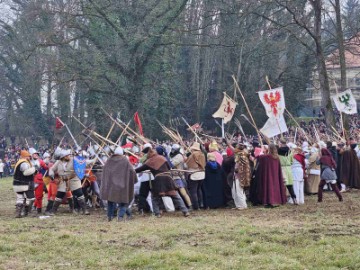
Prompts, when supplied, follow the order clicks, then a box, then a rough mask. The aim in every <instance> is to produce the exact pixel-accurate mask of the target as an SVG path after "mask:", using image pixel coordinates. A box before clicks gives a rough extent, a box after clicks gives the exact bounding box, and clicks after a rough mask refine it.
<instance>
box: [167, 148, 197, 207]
mask: <svg viewBox="0 0 360 270" xmlns="http://www.w3.org/2000/svg"><path fill="white" fill-rule="evenodd" d="M180 150H181V148H180V145H178V144H173V145H172V147H171V151H170V161H171V164H172V165H173V166H174V169H178V170H184V162H185V158H184V156H183V154H182V153H181V152H180ZM181 175H182V174H181V173H180V172H175V173H174V174H173V178H174V181H175V183H176V186H177V188H178V190H179V192H180V195H181V197H182V198H183V200H184V201H185V203H186V205H187V207H188V208H189V209H192V203H191V200H190V197H189V195H188V193H187V190H186V181H185V180H184V179H182V176H181Z"/></svg>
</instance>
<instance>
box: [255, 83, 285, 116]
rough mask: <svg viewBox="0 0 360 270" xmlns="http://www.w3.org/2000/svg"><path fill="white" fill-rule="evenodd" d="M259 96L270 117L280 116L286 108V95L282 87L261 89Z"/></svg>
mask: <svg viewBox="0 0 360 270" xmlns="http://www.w3.org/2000/svg"><path fill="white" fill-rule="evenodd" d="M259 97H260V100H261V102H262V104H263V105H264V107H265V110H266V115H267V116H268V117H269V118H280V117H281V116H282V115H283V113H284V110H285V96H284V90H283V88H282V87H279V88H275V89H271V90H266V91H260V92H259Z"/></svg>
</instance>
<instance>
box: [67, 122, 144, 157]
mask: <svg viewBox="0 0 360 270" xmlns="http://www.w3.org/2000/svg"><path fill="white" fill-rule="evenodd" d="M73 117H74V116H73ZM74 119H75V120H76V121H77V122H78V123H79V124H80V125H81V126H83V127H84V128H86V126H85V125H84V124H83V123H81V122H80V120H79V119H77V118H76V117H74ZM90 132H91V134H94V135H95V136H96V137H97V138H98V139H100V140H101V141H105V142H108V143H109V144H112V145H115V146H118V145H117V144H116V143H114V142H113V141H111V140H109V139H106V138H104V137H103V136H101V135H100V134H98V133H96V132H95V131H93V130H91V131H90ZM89 138H91V137H90V136H89ZM124 152H126V153H128V154H130V155H132V156H134V157H136V158H140V157H139V156H138V155H135V154H134V153H133V152H131V151H129V150H127V149H124Z"/></svg>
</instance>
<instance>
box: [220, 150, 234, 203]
mask: <svg viewBox="0 0 360 270" xmlns="http://www.w3.org/2000/svg"><path fill="white" fill-rule="evenodd" d="M235 146H236V145H235ZM234 151H235V148H234V147H233V146H232V145H231V144H229V143H228V147H227V148H226V155H225V156H224V160H223V163H222V169H223V171H224V177H225V179H224V180H225V181H224V185H227V186H228V187H231V186H233V181H234V172H235V156H234ZM224 196H225V204H226V206H227V207H231V208H234V207H235V203H234V198H233V196H231V198H229V197H228V192H226V191H225V190H224Z"/></svg>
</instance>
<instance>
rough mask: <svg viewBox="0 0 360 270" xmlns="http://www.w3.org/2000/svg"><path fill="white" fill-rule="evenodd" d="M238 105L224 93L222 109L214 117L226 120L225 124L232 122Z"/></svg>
mask: <svg viewBox="0 0 360 270" xmlns="http://www.w3.org/2000/svg"><path fill="white" fill-rule="evenodd" d="M236 105H237V103H236V102H235V101H234V100H233V99H231V98H230V97H229V96H228V95H226V94H225V93H224V98H223V100H222V102H221V105H220V108H219V109H218V110H217V111H216V112H215V113H214V114H213V115H212V117H214V118H222V119H224V123H225V124H226V123H228V122H229V121H231V119H232V117H233V116H234V113H235V108H236Z"/></svg>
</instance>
